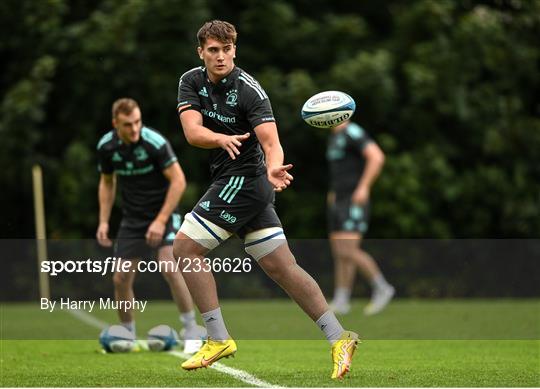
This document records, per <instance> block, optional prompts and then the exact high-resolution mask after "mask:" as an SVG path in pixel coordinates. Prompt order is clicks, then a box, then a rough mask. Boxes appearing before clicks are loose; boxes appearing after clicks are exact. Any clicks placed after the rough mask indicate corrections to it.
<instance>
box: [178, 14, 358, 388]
mask: <svg viewBox="0 0 540 389" xmlns="http://www.w3.org/2000/svg"><path fill="white" fill-rule="evenodd" d="M236 36H237V34H236V29H235V27H234V26H233V25H232V24H230V23H227V22H223V21H219V20H214V21H211V22H207V23H205V24H204V25H203V26H202V27H201V29H200V30H199V32H198V34H197V38H198V41H199V47H198V49H197V50H198V54H199V57H200V59H201V60H203V62H204V65H205V66H204V67H197V68H194V69H192V70H190V71H188V72H186V73H184V74H183V75H182V77H181V78H180V83H179V87H178V113H179V115H180V121H181V123H182V127H183V130H184V134H185V136H186V139H187V140H188V142H189V143H190V144H191V145H193V146H196V147H200V148H205V149H212V151H211V160H210V168H211V169H210V170H211V173H212V184H211V185H210V187H209V188H208V190H207V191H206V193H205V194H204V195H203V197H202V198H201V199H200V200H199V202H198V205H196V206H195V208H194V209H193V210H192V211H191V213H188V214H187V215H186V218H185V220H184V222H183V223H182V227H181V228H180V231H179V232H178V235H177V239H176V240H175V242H174V254H175V257H176V258H180V259H181V260H183V259H193V258H204V257H205V256H206V254H207V253H208V252H209V251H210V250H212V249H214V248H216V247H217V246H219V245H220V244H221V243H222V242H223V241H225V240H226V239H228V238H229V237H230V236H231V235H232V234H233V233H236V234H238V235H239V236H240V237H242V238H244V239H245V250H246V252H247V253H248V254H250V255H251V256H253V258H255V260H256V261H257V262H258V264H259V265H260V266H261V268H262V269H263V270H264V271H265V272H266V274H267V275H268V276H270V278H272V279H273V280H274V281H275V282H276V283H278V284H279V285H280V286H281V287H282V288H283V289H284V290H285V291H286V292H287V293H288V294H289V296H291V298H292V299H293V300H294V301H295V302H296V303H297V304H298V305H299V306H300V307H301V308H302V309H303V310H304V311H305V312H306V313H307V314H308V315H309V317H310V318H311V319H312V320H313V321H314V322H316V324H317V325H318V326H319V328H320V329H321V330H322V331H323V333H324V334H325V336H326V338H327V339H328V340H329V341H330V343H331V344H332V360H333V363H334V366H333V372H332V378H342V377H343V376H344V375H345V374H346V373H347V372H348V371H349V367H350V364H351V359H352V355H353V353H354V350H355V349H356V345H357V339H358V335H356V334H355V333H353V332H351V331H345V330H344V329H343V327H342V326H341V324H340V323H339V321H338V320H337V319H336V316H335V314H334V313H333V312H332V311H331V310H330V309H329V307H328V304H327V303H326V300H325V298H324V296H323V294H322V292H321V290H320V288H319V286H318V285H317V283H316V282H315V280H314V279H313V278H312V277H311V276H310V275H309V274H308V273H306V272H305V271H304V270H303V269H302V268H301V267H300V266H298V264H297V263H296V260H295V258H294V256H293V255H292V253H291V251H290V249H289V246H288V244H287V240H286V238H285V234H284V232H283V228H282V226H281V222H280V220H279V217H278V216H277V214H276V210H275V207H274V197H275V195H274V191H277V192H281V191H282V190H284V189H286V188H287V187H288V186H289V185H290V184H291V181H292V179H293V177H292V176H291V175H290V173H289V170H290V169H291V168H292V165H284V164H283V163H284V162H283V161H284V155H283V149H282V147H281V144H280V141H279V136H278V131H277V126H276V123H275V119H274V115H273V112H272V107H271V104H270V100H269V99H268V96H267V95H266V93H265V91H264V90H263V89H262V87H261V86H260V85H259V83H258V82H257V81H256V80H255V79H254V78H253V77H252V76H250V75H249V74H248V73H246V72H244V71H243V70H242V69H240V68H238V67H236V66H235V64H234V58H235V53H236V45H235V43H236ZM184 277H185V279H186V283H187V285H188V287H189V290H190V291H191V293H192V295H193V299H194V300H195V303H196V304H197V307H198V308H199V310H200V311H201V314H202V317H203V320H204V323H205V325H206V328H207V330H208V342H207V343H206V344H205V345H204V347H203V348H202V349H201V350H200V351H199V352H198V353H197V354H195V355H194V356H193V357H191V358H190V359H188V360H187V361H185V362H184V363H183V364H182V368H184V369H187V370H191V369H198V368H201V367H207V366H209V365H210V364H212V363H213V362H215V361H217V360H219V359H220V358H223V357H227V356H229V355H232V354H234V353H235V352H236V343H235V342H234V340H233V339H232V338H231V336H230V335H229V333H228V331H227V328H226V326H225V321H224V319H223V316H222V314H221V309H220V306H219V299H218V295H217V288H216V282H215V279H214V276H213V274H212V273H211V272H201V271H199V272H196V271H191V272H187V273H184ZM247 314H249V313H248V312H246V315H247ZM262 358H263V359H264V357H262Z"/></svg>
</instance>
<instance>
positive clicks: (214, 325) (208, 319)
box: [201, 308, 230, 342]
mask: <svg viewBox="0 0 540 389" xmlns="http://www.w3.org/2000/svg"><path fill="white" fill-rule="evenodd" d="M201 316H202V318H203V321H204V325H205V326H206V331H207V332H208V337H210V338H212V340H217V341H220V342H223V341H225V340H227V339H229V338H230V335H229V332H228V331H227V328H226V327H225V321H224V320H223V316H221V308H216V309H214V310H212V311H209V312H204V313H202V314H201Z"/></svg>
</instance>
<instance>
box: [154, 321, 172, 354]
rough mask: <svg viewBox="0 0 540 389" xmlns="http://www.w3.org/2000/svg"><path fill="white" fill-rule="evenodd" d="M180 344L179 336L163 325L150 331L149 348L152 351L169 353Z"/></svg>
mask: <svg viewBox="0 0 540 389" xmlns="http://www.w3.org/2000/svg"><path fill="white" fill-rule="evenodd" d="M177 344H178V334H177V333H176V331H175V330H174V329H172V328H171V327H169V326H168V325H165V324H162V325H159V326H156V327H154V328H152V329H151V330H150V331H148V348H149V349H150V350H151V351H168V350H170V349H171V348H173V347H174V346H176V345H177Z"/></svg>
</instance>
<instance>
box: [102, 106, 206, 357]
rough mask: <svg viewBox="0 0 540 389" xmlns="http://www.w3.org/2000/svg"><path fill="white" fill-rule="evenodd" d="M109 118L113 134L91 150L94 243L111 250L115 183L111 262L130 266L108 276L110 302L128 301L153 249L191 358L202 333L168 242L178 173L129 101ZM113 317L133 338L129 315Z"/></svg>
mask: <svg viewBox="0 0 540 389" xmlns="http://www.w3.org/2000/svg"><path fill="white" fill-rule="evenodd" d="M112 117H113V120H112V123H113V127H114V128H113V129H112V130H111V131H109V132H108V133H106V134H105V135H104V136H103V137H102V138H101V140H100V141H99V143H98V145H97V151H98V162H99V171H100V173H101V177H100V181H99V189H98V197H99V226H98V229H97V233H96V237H97V240H98V242H99V244H100V245H101V246H104V247H111V246H112V241H111V240H110V239H109V218H110V215H111V210H112V206H113V204H114V200H115V193H116V179H117V178H118V181H119V183H120V188H121V193H122V213H123V216H122V221H121V223H120V228H119V231H118V234H117V240H116V244H115V248H114V251H115V256H116V257H117V258H122V259H123V260H128V261H132V263H131V268H130V271H128V272H115V274H114V276H113V283H114V293H115V298H116V300H117V301H125V300H132V299H133V298H134V292H133V282H134V280H135V275H136V261H137V260H140V259H142V258H145V259H147V260H155V259H156V258H155V256H153V255H152V254H154V252H155V249H157V259H158V260H159V261H160V262H161V264H160V266H161V267H160V270H161V272H162V274H163V276H164V278H165V280H166V281H167V283H168V284H169V287H170V289H171V294H172V297H173V299H174V301H175V303H176V305H177V307H178V310H179V312H180V321H181V323H182V325H183V331H182V332H183V333H184V336H183V337H184V339H185V351H186V352H190V353H191V352H195V351H197V350H198V349H199V348H200V347H201V346H202V342H201V340H200V339H201V338H202V337H204V336H205V329H204V328H203V327H201V326H198V325H197V323H196V320H195V311H194V309H193V302H192V299H191V296H190V294H189V290H188V288H187V286H186V283H185V281H184V279H183V278H182V275H181V273H180V272H178V271H176V267H175V264H176V261H175V260H174V257H173V253H172V244H173V240H174V236H175V235H176V231H178V229H179V228H180V224H181V220H180V215H179V214H178V213H176V212H175V211H176V209H177V206H178V203H179V201H180V198H181V197H182V194H183V192H184V190H185V187H186V180H185V177H184V173H183V171H182V168H181V167H180V164H179V163H178V160H177V158H176V155H175V154H174V151H173V149H172V147H171V145H170V143H169V142H168V141H167V139H165V137H163V135H161V134H160V133H158V132H157V131H155V130H153V129H150V128H148V127H145V126H143V124H142V118H141V110H140V108H139V105H138V104H137V102H136V101H135V100H133V99H129V98H122V99H119V100H116V101H115V102H114V104H113V107H112ZM165 264H166V265H165ZM131 270H134V271H131ZM118 315H119V318H120V323H121V324H122V325H123V326H124V327H126V328H127V329H128V330H129V331H131V332H133V334H134V335H135V320H134V313H133V311H132V310H127V311H126V310H119V311H118Z"/></svg>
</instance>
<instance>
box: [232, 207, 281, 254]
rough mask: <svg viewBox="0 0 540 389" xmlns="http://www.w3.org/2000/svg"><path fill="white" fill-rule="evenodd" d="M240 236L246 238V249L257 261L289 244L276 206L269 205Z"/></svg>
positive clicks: (252, 220) (248, 224)
mask: <svg viewBox="0 0 540 389" xmlns="http://www.w3.org/2000/svg"><path fill="white" fill-rule="evenodd" d="M239 235H240V236H241V237H243V238H244V248H245V250H246V252H247V253H248V254H249V255H251V256H252V257H253V258H254V259H255V260H256V261H258V260H260V259H261V258H262V257H264V256H266V255H268V254H270V253H271V252H273V251H274V250H275V249H277V248H278V247H280V246H282V245H284V244H286V243H287V238H286V237H285V232H284V231H283V227H282V226H281V221H280V220H279V217H278V215H277V213H276V209H275V206H274V204H272V203H269V204H267V205H266V207H265V208H264V209H263V210H262V211H261V212H259V213H258V214H257V215H255V216H254V217H253V218H252V219H251V220H250V221H249V222H248V223H246V225H245V226H244V228H243V229H241V230H240V231H239Z"/></svg>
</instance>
